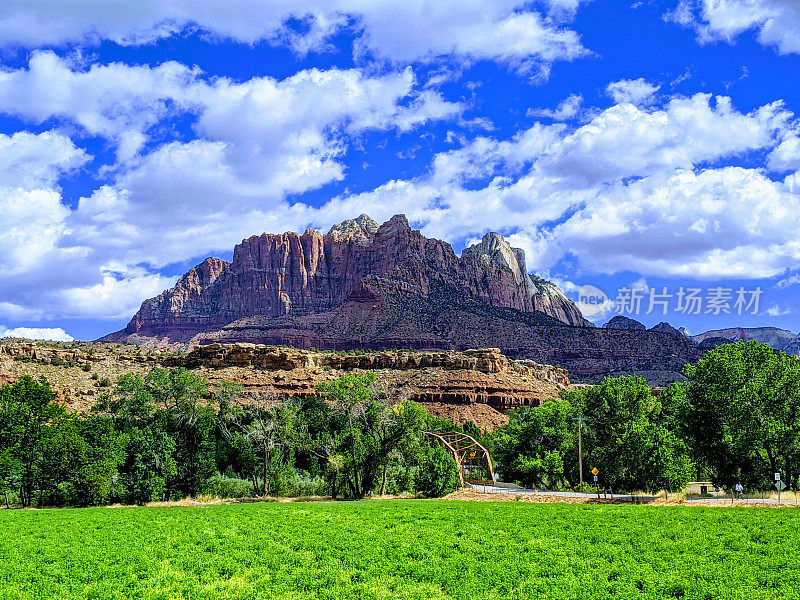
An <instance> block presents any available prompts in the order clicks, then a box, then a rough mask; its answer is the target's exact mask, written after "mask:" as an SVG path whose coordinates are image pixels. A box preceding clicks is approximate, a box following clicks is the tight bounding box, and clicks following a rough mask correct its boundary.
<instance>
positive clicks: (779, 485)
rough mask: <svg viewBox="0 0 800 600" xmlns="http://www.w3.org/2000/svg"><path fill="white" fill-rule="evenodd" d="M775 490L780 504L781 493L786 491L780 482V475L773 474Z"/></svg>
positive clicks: (784, 485) (783, 484)
mask: <svg viewBox="0 0 800 600" xmlns="http://www.w3.org/2000/svg"><path fill="white" fill-rule="evenodd" d="M775 488H776V489H777V490H778V504H780V503H781V492H782V491H783V490H785V489H786V484H785V483H783V482H782V481H781V474H780V473H775Z"/></svg>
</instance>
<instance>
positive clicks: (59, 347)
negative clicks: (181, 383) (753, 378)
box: [0, 340, 570, 430]
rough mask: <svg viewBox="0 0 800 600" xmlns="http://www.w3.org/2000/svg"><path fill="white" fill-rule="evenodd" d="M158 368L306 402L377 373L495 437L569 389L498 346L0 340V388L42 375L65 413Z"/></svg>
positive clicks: (397, 391) (556, 371) (397, 395)
mask: <svg viewBox="0 0 800 600" xmlns="http://www.w3.org/2000/svg"><path fill="white" fill-rule="evenodd" d="M155 366H170V367H176V366H182V367H186V368H189V369H192V370H193V371H194V372H195V373H197V374H198V375H200V376H201V377H204V378H206V379H207V380H209V381H210V382H211V384H212V386H213V385H215V384H217V383H218V382H220V381H233V382H236V383H239V384H241V385H242V386H243V388H244V392H243V395H242V397H241V401H242V402H247V401H248V400H249V399H250V398H251V397H252V396H254V395H261V394H269V395H275V396H276V397H285V396H300V397H303V396H306V397H307V396H312V395H315V394H316V392H315V387H316V386H317V384H319V383H321V382H323V381H331V380H334V379H336V378H338V377H340V376H341V375H342V374H344V373H346V372H352V371H374V372H375V374H376V380H377V384H378V387H379V388H380V389H381V390H383V394H385V398H386V399H387V400H388V401H389V402H396V401H400V400H406V399H408V400H414V401H417V402H420V403H421V404H422V405H423V406H424V407H425V408H426V410H428V412H430V413H431V414H435V415H438V416H440V417H444V418H447V419H450V420H452V421H454V422H456V423H458V424H461V423H464V422H465V421H468V420H469V421H472V422H474V423H476V424H477V425H478V426H479V427H481V429H484V430H492V429H495V428H496V427H498V426H499V425H502V424H504V423H505V422H507V421H508V417H507V416H506V414H505V412H506V410H507V409H509V408H516V407H519V406H524V405H530V404H540V403H542V402H544V401H545V400H547V399H549V398H554V397H557V396H558V394H559V392H560V391H561V390H564V389H567V388H568V387H569V386H570V380H569V377H568V374H567V372H566V371H565V370H564V369H560V368H558V367H553V366H551V365H541V364H537V363H535V362H533V361H518V360H511V359H509V358H508V357H506V356H504V355H503V354H502V353H501V352H500V351H499V350H498V349H496V348H488V349H481V350H469V351H466V352H413V351H384V352H370V353H347V354H344V355H343V354H339V353H333V352H321V351H310V350H299V349H296V348H287V347H275V346H263V345H254V344H229V345H207V346H200V347H198V348H196V349H195V350H193V351H192V352H190V353H189V354H176V353H172V352H165V351H159V350H157V349H144V348H141V347H138V348H137V347H134V346H130V345H127V346H122V345H116V344H96V343H95V344H92V343H69V344H62V343H48V344H44V343H37V342H31V341H16V340H3V341H0V385H2V384H4V383H7V382H10V381H15V380H16V379H18V378H19V377H21V376H22V375H31V376H33V377H39V376H41V375H44V376H46V377H47V378H48V380H49V381H50V382H51V384H52V386H53V389H54V390H55V391H56V393H57V394H58V397H59V400H60V401H62V402H64V403H65V404H66V405H67V406H68V407H69V408H70V409H72V410H78V411H88V410H89V409H90V408H91V407H92V406H93V405H94V403H95V402H96V400H97V398H98V397H99V396H100V395H102V394H104V393H107V392H108V391H109V387H108V386H109V382H113V381H115V380H116V379H117V378H118V377H119V376H120V375H122V374H125V373H133V374H139V375H145V374H146V373H147V372H148V371H149V370H150V369H152V368H153V367H155Z"/></svg>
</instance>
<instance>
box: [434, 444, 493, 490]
mask: <svg viewBox="0 0 800 600" xmlns="http://www.w3.org/2000/svg"><path fill="white" fill-rule="evenodd" d="M425 438H426V439H427V440H429V441H436V442H439V443H440V444H442V446H444V447H445V449H446V450H447V451H448V452H449V453H450V454H451V456H452V457H453V458H454V459H455V461H456V464H457V465H458V478H459V479H460V480H461V485H462V487H463V486H464V485H466V484H467V483H486V480H485V479H484V478H483V476H484V473H488V474H489V477H491V481H492V485H494V484H496V483H497V478H496V477H495V474H494V466H493V465H492V457H491V456H489V451H488V450H487V449H486V448H484V447H483V446H481V445H480V444H479V443H478V440H476V439H475V438H474V437H472V436H471V435H467V434H466V433H461V432H459V431H426V432H425Z"/></svg>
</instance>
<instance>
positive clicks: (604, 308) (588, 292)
mask: <svg viewBox="0 0 800 600" xmlns="http://www.w3.org/2000/svg"><path fill="white" fill-rule="evenodd" d="M575 304H576V305H577V306H578V309H579V310H580V311H581V313H582V314H583V316H584V317H586V318H587V319H591V318H592V317H596V316H600V315H602V314H603V313H606V312H608V311H610V310H611V308H612V306H613V303H612V302H611V300H610V299H609V297H608V296H607V295H606V293H605V292H604V291H603V290H601V289H600V288H596V287H595V286H593V285H582V286H580V287H579V288H578V301H577V302H576V303H575Z"/></svg>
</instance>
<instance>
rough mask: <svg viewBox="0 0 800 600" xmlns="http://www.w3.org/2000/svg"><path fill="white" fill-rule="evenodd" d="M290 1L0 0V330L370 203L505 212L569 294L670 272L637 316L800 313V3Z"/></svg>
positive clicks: (433, 223)
mask: <svg viewBox="0 0 800 600" xmlns="http://www.w3.org/2000/svg"><path fill="white" fill-rule="evenodd" d="M292 6H293V9H292V10H293V12H287V9H286V8H285V3H282V2H272V1H269V0H264V1H259V2H256V1H244V2H242V3H240V4H239V5H237V10H236V11H235V12H234V11H233V10H232V9H231V8H230V7H229V6H227V5H225V6H223V5H219V3H217V2H209V1H207V0H183V1H181V2H171V3H169V6H163V5H162V4H161V3H158V2H149V1H143V2H138V3H130V2H108V1H106V2H97V1H94V0H76V1H75V2H71V3H69V6H67V3H51V2H44V1H38V0H27V1H22V0H10V1H8V2H5V3H3V5H2V6H0V335H3V334H4V333H5V334H11V333H16V334H27V335H36V336H46V337H54V338H63V339H67V338H68V337H74V338H77V339H93V338H96V337H99V336H101V335H103V334H105V333H108V332H110V331H113V330H117V329H120V328H121V327H123V326H124V325H125V324H126V323H127V321H128V320H129V318H130V316H131V315H132V314H133V313H134V312H135V311H136V309H137V308H138V305H139V304H140V303H141V301H142V300H144V299H145V298H148V297H152V296H154V295H156V294H158V293H159V292H160V291H161V290H163V289H165V288H167V287H170V286H171V285H172V284H173V283H174V281H175V280H176V279H177V277H178V276H179V275H180V274H182V273H183V272H184V271H186V270H187V269H188V268H189V267H191V266H192V265H194V264H196V263H198V262H200V261H201V260H202V259H203V258H204V257H205V256H208V255H214V256H219V257H222V258H227V259H229V258H230V257H231V253H232V249H233V246H234V245H235V244H236V243H238V242H239V241H240V240H241V239H242V238H244V237H247V236H249V235H253V234H258V233H261V232H264V231H269V232H280V231H285V230H299V231H302V230H304V229H305V228H307V227H309V226H312V227H316V228H320V229H322V230H327V229H328V228H329V227H330V226H331V225H332V224H334V223H336V222H339V221H341V220H343V219H346V218H351V217H354V216H357V215H358V214H360V213H362V212H366V213H367V214H369V215H371V216H372V217H373V218H375V219H376V220H379V221H381V220H385V219H388V218H389V217H390V216H391V215H393V214H395V213H400V212H402V213H405V214H406V215H407V216H408V217H409V220H410V221H411V222H412V224H413V225H414V226H415V227H418V228H420V229H422V231H423V232H424V233H425V234H426V235H429V236H434V237H439V238H442V239H445V240H447V241H449V242H451V243H452V244H453V246H454V248H455V249H456V251H457V252H460V251H461V250H462V249H463V248H464V247H465V246H467V245H469V244H471V243H474V242H475V241H477V240H478V239H479V238H480V237H481V236H482V235H483V234H484V233H486V232H487V231H500V232H501V233H503V234H504V235H506V236H507V237H508V238H509V239H510V240H511V242H512V243H513V244H515V245H517V246H519V247H522V248H523V249H525V251H526V256H527V262H528V268H529V270H531V271H532V272H535V273H538V274H540V275H542V276H545V277H547V278H550V279H552V280H554V281H556V282H558V283H559V284H560V285H561V286H562V287H563V288H564V289H565V291H567V292H568V294H570V295H571V296H572V297H574V298H577V293H578V289H579V288H580V286H582V285H593V286H595V287H597V288H599V289H600V290H602V291H603V292H605V293H606V294H607V295H608V296H609V297H610V298H611V300H614V299H615V297H616V296H617V293H618V290H619V289H620V288H626V287H627V288H631V289H635V290H637V292H636V293H639V294H641V295H642V297H643V305H642V307H643V308H642V311H641V312H642V313H645V312H646V309H647V304H648V298H649V294H650V293H651V290H652V293H653V294H656V293H658V294H660V293H662V292H663V291H665V290H666V292H667V293H668V294H670V295H671V299H670V302H669V306H668V313H667V314H666V315H663V314H661V312H660V311H653V312H651V314H638V315H631V316H634V317H636V318H638V319H639V320H641V321H643V322H644V323H646V324H648V325H653V324H655V323H657V322H659V321H662V320H668V321H670V322H671V323H672V324H673V325H675V326H685V327H687V328H688V329H689V330H690V331H691V332H693V333H699V332H702V331H704V330H707V329H716V328H722V327H730V326H775V327H782V328H787V329H791V330H793V331H798V330H800V315H799V314H798V311H800V302H799V300H800V274H799V273H800V272H799V271H798V268H797V267H798V264H799V263H798V258H800V235H799V234H798V233H797V223H798V222H799V221H800V175H798V170H800V123H799V122H798V117H797V115H798V114H800V86H798V85H797V81H798V76H800V36H798V35H797V31H798V30H800V6H799V5H798V4H797V2H796V1H793V0H783V1H777V0H772V1H767V0H747V1H746V2H745V1H739V0H725V1H722V2H719V1H711V0H709V1H707V2H703V1H697V2H677V1H676V2H635V3H632V2H617V1H613V0H609V1H603V2H600V1H594V2H587V1H581V0H547V1H544V0H543V1H541V2H518V1H515V0H495V1H484V0H470V1H465V0H461V1H455V0H439V1H437V2H433V1H428V0H417V1H416V2H411V3H409V2H402V3H401V2H395V1H389V0H372V1H369V2H367V1H364V0H331V1H327V2H315V1H311V0H305V1H298V2H295V3H293V4H292ZM681 288H683V289H684V290H687V289H689V288H693V289H699V290H701V292H700V294H701V295H702V296H704V298H706V299H707V297H708V294H709V293H711V292H710V290H712V289H714V288H723V290H730V294H731V300H730V302H729V310H730V313H727V314H726V313H725V312H721V313H720V314H714V311H712V312H707V307H706V305H703V307H702V309H701V311H700V314H684V313H681V312H676V311H675V308H677V294H678V293H679V291H680V290H681ZM739 289H741V290H743V291H745V292H750V291H753V290H756V289H760V290H761V295H760V296H759V306H758V311H757V314H749V313H750V312H752V310H749V311H747V312H748V314H741V315H740V314H737V310H736V307H735V305H734V301H735V297H736V291H737V290H739ZM607 308H608V309H609V310H607V311H606V312H604V313H598V314H596V315H593V317H592V318H593V319H594V320H596V321H597V322H598V323H602V322H604V321H605V320H607V319H608V318H610V317H611V316H613V315H614V314H615V313H614V309H613V307H611V306H607ZM751 309H752V307H751Z"/></svg>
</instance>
